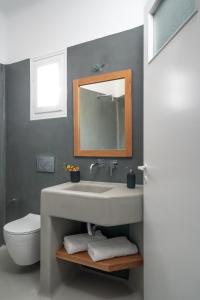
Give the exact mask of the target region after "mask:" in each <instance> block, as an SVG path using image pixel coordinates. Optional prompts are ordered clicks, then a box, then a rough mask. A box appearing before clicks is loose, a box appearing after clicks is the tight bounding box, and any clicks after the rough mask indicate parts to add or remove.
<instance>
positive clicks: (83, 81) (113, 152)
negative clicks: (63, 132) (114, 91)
mask: <svg viewBox="0 0 200 300" xmlns="http://www.w3.org/2000/svg"><path fill="white" fill-rule="evenodd" d="M116 79H125V130H124V131H125V149H120V150H118V149H105V150H81V149H80V87H81V86H82V85H87V84H93V83H98V82H104V81H111V80H116ZM73 110H74V156H85V157H132V122H133V121H132V70H131V69H127V70H122V71H116V72H110V73H104V74H100V75H97V76H90V77H84V78H80V79H76V80H73Z"/></svg>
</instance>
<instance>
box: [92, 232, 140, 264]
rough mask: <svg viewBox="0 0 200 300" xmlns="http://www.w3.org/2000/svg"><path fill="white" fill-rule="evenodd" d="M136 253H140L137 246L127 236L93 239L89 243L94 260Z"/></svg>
mask: <svg viewBox="0 0 200 300" xmlns="http://www.w3.org/2000/svg"><path fill="white" fill-rule="evenodd" d="M136 253H138V248H137V246H136V245H135V244H133V243H131V242H130V241H129V240H128V239H127V238H126V237H116V238H112V239H107V240H102V241H93V242H90V243H89V244H88V254H89V255H90V257H91V258H92V260H93V261H99V260H105V259H109V258H113V257H119V256H127V255H132V254H136Z"/></svg>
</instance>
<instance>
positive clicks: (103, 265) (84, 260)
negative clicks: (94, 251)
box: [56, 247, 143, 272]
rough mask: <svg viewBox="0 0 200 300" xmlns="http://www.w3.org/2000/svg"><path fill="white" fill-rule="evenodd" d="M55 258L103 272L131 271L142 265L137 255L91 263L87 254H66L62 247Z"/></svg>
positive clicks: (141, 258)
mask: <svg viewBox="0 0 200 300" xmlns="http://www.w3.org/2000/svg"><path fill="white" fill-rule="evenodd" d="M56 257H57V258H58V259H61V260H64V261H68V262H72V263H75V264H79V265H83V266H87V267H90V268H93V269H98V270H101V271H105V272H114V271H119V270H125V269H133V268H137V267H140V266H142V265H143V257H142V256H141V255H139V254H136V255H129V256H122V257H116V258H112V259H107V260H102V261H99V262H93V261H92V259H91V258H90V257H89V255H88V253H87V252H79V253H76V254H68V253H67V252H66V251H65V249H64V247H63V248H61V249H59V250H58V251H57V252H56Z"/></svg>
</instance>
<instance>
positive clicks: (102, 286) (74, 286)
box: [0, 247, 142, 300]
mask: <svg viewBox="0 0 200 300" xmlns="http://www.w3.org/2000/svg"><path fill="white" fill-rule="evenodd" d="M38 289H39V264H38V265H35V266H32V267H26V268H22V267H18V266H16V265H15V264H14V263H13V262H12V260H11V259H10V257H9V255H8V253H7V250H6V248H5V247H1V248H0V300H42V299H43V298H41V297H39V295H38ZM109 299H110V300H112V299H117V300H142V299H141V298H140V297H139V296H138V295H137V294H136V293H133V292H132V290H131V289H130V288H129V287H128V286H127V282H126V281H125V280H121V279H115V278H110V276H109V277H108V276H105V275H102V274H95V273H94V272H90V271H89V272H88V271H85V270H80V273H79V274H78V275H77V277H76V278H75V279H74V280H73V281H71V282H70V283H69V282H68V284H67V285H66V284H64V283H63V285H62V286H61V287H60V288H59V289H58V291H57V292H56V294H55V295H54V296H53V297H52V300H109Z"/></svg>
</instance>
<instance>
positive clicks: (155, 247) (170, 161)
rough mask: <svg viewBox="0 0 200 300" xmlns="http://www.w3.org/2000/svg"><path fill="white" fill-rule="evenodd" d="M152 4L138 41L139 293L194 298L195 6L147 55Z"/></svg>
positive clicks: (199, 201) (199, 137)
mask: <svg viewBox="0 0 200 300" xmlns="http://www.w3.org/2000/svg"><path fill="white" fill-rule="evenodd" d="M167 1H168V0H164V1H163V2H165V3H166V2H167ZM174 1H176V0H174ZM188 1H189V0H188ZM184 2H186V1H184ZM199 2H200V1H199V0H198V1H197V4H198V5H199ZM161 3H162V2H161ZM151 7H152V1H151V2H150V3H149V5H147V7H146V9H145V42H144V47H145V49H144V161H145V163H146V164H147V177H148V181H147V184H145V188H144V299H145V300H199V299H200V13H199V12H198V13H196V14H195V15H194V16H193V17H192V18H191V19H190V21H189V22H187V24H186V25H185V26H184V27H183V28H182V29H181V30H180V31H179V32H178V34H176V36H175V37H174V38H173V39H172V40H171V41H170V42H169V43H168V44H167V46H166V47H164V49H163V50H162V51H161V52H160V53H159V54H158V55H157V57H155V58H154V59H153V60H152V61H151V63H148V38H149V37H150V34H151V33H152V32H151V30H149V29H150V28H148V26H150V23H148V22H152V20H150V19H149V16H148V12H149V10H150V8H151ZM169 18H170V14H169ZM171 21H172V20H171ZM149 47H150V45H149Z"/></svg>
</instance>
